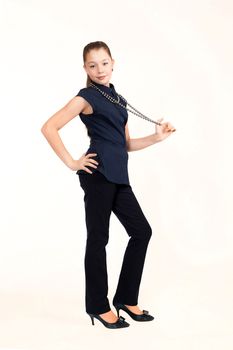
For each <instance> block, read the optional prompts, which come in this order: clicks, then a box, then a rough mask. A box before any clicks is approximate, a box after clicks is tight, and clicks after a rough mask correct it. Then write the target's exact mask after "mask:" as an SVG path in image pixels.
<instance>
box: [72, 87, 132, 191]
mask: <svg viewBox="0 0 233 350" xmlns="http://www.w3.org/2000/svg"><path fill="white" fill-rule="evenodd" d="M93 83H94V84H95V85H96V86H97V87H99V88H100V89H101V90H102V91H104V92H106V93H108V94H109V95H110V96H112V97H114V98H116V99H117V93H116V90H115V87H114V85H113V84H112V83H110V87H108V86H105V85H103V84H98V83H96V82H93ZM76 96H81V97H83V98H84V99H85V100H86V101H87V102H89V103H90V105H91V106H92V108H93V113H91V114H83V113H80V114H79V116H80V119H81V121H82V122H83V123H84V124H85V125H86V127H87V129H88V134H89V136H90V144H89V148H88V150H87V151H86V152H85V154H89V153H97V156H95V157H93V159H95V160H97V161H98V163H99V165H97V168H96V169H95V168H93V167H90V166H87V168H88V169H90V170H91V171H92V172H93V173H94V172H101V173H102V174H103V175H104V176H105V177H106V178H107V179H108V180H109V181H111V182H113V183H118V184H128V185H129V184H130V182H129V175H128V158H129V156H128V152H127V146H126V138H125V125H126V123H127V120H128V112H127V110H126V109H125V108H123V107H121V106H119V105H117V104H114V103H112V102H110V101H109V100H108V99H107V98H106V97H104V96H103V95H102V94H101V93H100V92H99V91H97V90H96V89H95V88H94V87H91V86H89V87H86V88H82V89H80V90H79V92H78V94H77V95H76ZM120 103H122V104H123V105H124V106H126V102H125V101H124V100H123V99H122V98H120ZM76 174H78V175H79V174H85V175H86V174H88V173H87V172H86V171H85V170H83V169H80V170H78V171H77V172H76Z"/></svg>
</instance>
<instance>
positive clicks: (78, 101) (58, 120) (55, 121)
mask: <svg viewBox="0 0 233 350" xmlns="http://www.w3.org/2000/svg"><path fill="white" fill-rule="evenodd" d="M86 106H87V103H86V101H85V99H84V98H82V97H80V96H75V97H73V98H72V99H71V100H70V101H69V102H68V103H67V104H66V105H65V106H64V107H63V108H61V109H60V110H59V111H57V112H56V113H55V114H54V115H52V116H51V117H50V118H49V119H48V120H47V121H46V122H45V123H44V125H43V126H42V128H41V132H42V134H43V135H44V136H45V138H46V139H47V141H48V143H49V144H50V146H51V147H52V148H53V150H54V152H55V153H56V154H57V156H58V157H59V158H60V159H61V160H62V161H63V162H64V163H65V164H66V165H67V166H68V167H70V166H71V164H72V162H73V161H74V160H73V158H72V157H71V155H70V154H69V152H68V151H67V149H66V148H65V146H64V144H63V142H62V140H61V137H60V135H59V133H58V131H59V130H60V129H61V128H62V127H63V126H64V125H65V124H67V123H68V122H69V121H70V120H72V119H73V118H74V117H75V116H77V115H78V114H79V113H80V112H82V111H83V109H84V108H85V107H86Z"/></svg>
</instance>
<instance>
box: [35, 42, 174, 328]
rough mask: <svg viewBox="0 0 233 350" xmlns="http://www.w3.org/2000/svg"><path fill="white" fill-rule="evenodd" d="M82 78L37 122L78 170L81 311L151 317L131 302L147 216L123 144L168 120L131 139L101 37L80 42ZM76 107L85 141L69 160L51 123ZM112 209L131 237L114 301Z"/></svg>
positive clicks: (156, 137) (108, 323)
mask: <svg viewBox="0 0 233 350" xmlns="http://www.w3.org/2000/svg"><path fill="white" fill-rule="evenodd" d="M83 61H84V66H83V67H84V69H85V71H86V73H87V84H86V87H85V88H82V89H81V90H80V91H79V92H78V94H77V95H76V96H74V97H73V98H72V99H71V100H70V101H69V102H68V103H67V104H66V105H65V106H64V107H63V108H62V109H60V110H59V111H57V112H56V113H55V114H54V115H53V116H52V117H50V118H49V119H48V120H47V121H46V122H45V123H44V125H43V126H42V128H41V131H42V133H43V135H44V136H45V137H46V139H47V141H48V142H49V144H50V145H51V147H52V148H53V150H54V151H55V153H56V154H57V155H58V156H59V157H60V159H61V160H62V161H63V162H64V163H65V164H66V165H67V166H68V167H69V168H70V169H71V170H73V171H76V174H77V175H78V176H79V182H80V186H81V188H82V189H83V191H84V205H85V220H86V228H87V239H86V251H85V261H84V262H85V288H86V289H85V305H86V312H87V314H88V315H89V316H90V317H91V320H92V324H93V325H94V318H96V319H98V320H99V321H101V322H102V323H103V325H104V326H105V327H107V328H112V329H116V328H123V327H128V326H129V323H128V322H126V321H125V318H124V317H122V316H119V310H120V309H121V310H124V311H125V312H126V313H127V314H128V315H129V316H130V317H131V318H132V319H133V320H135V321H151V320H153V319H154V317H153V316H152V315H150V314H149V312H148V311H147V310H141V309H140V308H139V306H138V295H139V286H140V282H141V277H142V272H143V267H144V262H145V256H146V251H147V247H148V243H149V240H150V238H151V235H152V229H151V226H150V224H149V223H148V221H147V219H146V217H145V215H144V213H143V211H142V209H141V207H140V205H139V203H138V201H137V199H136V197H135V195H134V192H133V190H132V187H131V185H130V182H129V177H128V152H132V151H137V150H140V149H143V148H145V147H148V146H151V145H153V144H154V143H156V142H159V141H162V140H164V139H165V138H166V137H168V136H169V135H170V134H171V133H172V132H173V131H175V129H174V128H173V127H172V125H171V124H170V123H168V122H167V123H161V120H162V119H163V118H161V119H160V123H158V125H157V127H156V132H155V133H153V134H152V135H148V136H146V137H142V138H137V139H131V138H130V135H129V129H128V123H127V121H128V113H127V109H126V108H125V107H126V105H127V103H126V100H125V99H124V98H123V97H122V96H121V95H119V94H118V93H117V92H116V90H115V86H114V85H113V84H112V83H110V80H111V76H112V71H113V66H114V63H115V61H114V59H112V56H111V52H110V49H109V47H108V46H107V45H106V44H105V43H104V42H102V41H96V42H91V43H89V44H88V45H86V46H85V47H84V50H83ZM77 115H79V116H80V118H81V120H82V122H83V123H84V124H85V126H86V128H87V131H88V136H89V138H90V146H89V148H88V150H87V151H86V152H85V153H84V154H83V155H82V156H81V157H80V158H79V159H78V160H75V159H73V158H72V156H71V155H70V154H69V152H68V151H67V149H66V148H65V146H64V144H63V142H62V140H61V138H60V136H59V133H58V130H59V129H61V128H62V127H63V126H64V125H65V124H67V123H68V122H69V121H70V120H72V119H73V118H74V117H76V116H77ZM111 212H113V213H114V214H115V215H116V216H117V218H118V219H119V220H120V222H121V223H122V225H123V226H124V228H125V230H126V232H127V234H128V235H129V237H130V239H129V241H128V245H127V247H126V250H125V254H124V259H123V263H122V268H121V271H120V275H119V280H118V285H117V289H116V292H115V295H114V298H113V305H114V307H115V309H116V311H117V315H116V314H115V313H114V312H113V311H112V310H111V307H110V303H109V300H108V297H107V293H108V276H107V266H106V249H105V247H106V245H107V243H108V239H109V220H110V215H111Z"/></svg>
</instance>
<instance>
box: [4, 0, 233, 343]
mask: <svg viewBox="0 0 233 350" xmlns="http://www.w3.org/2000/svg"><path fill="white" fill-rule="evenodd" d="M0 3H1V8H0V12H1V18H0V23H1V31H0V32H1V91H0V93H1V137H0V142H1V145H0V146H1V244H0V266H1V268H0V309H1V311H0V329H1V334H0V348H1V349H3V348H7V349H16V348H20V349H43V350H44V349H49V350H51V349H56V350H58V349H62V350H63V349H66V350H68V349H72V350H73V349H83V347H84V346H85V348H87V349H91V347H95V349H109V348H110V349H116V348H119V347H123V346H124V348H127V347H128V346H133V347H134V349H141V348H142V347H143V348H145V346H146V347H148V348H150V349H159V350H165V349H169V350H170V349H173V350H175V349H179V350H182V349H185V350H187V349H189V350H191V349H195V350H196V349H198V350H202V349H203V350H204V349H205V350H208V349H211V350H215V349H219V348H222V349H224V350H228V349H232V346H233V334H232V324H233V316H232V313H233V300H232V294H233V283H232V267H233V266H232V265H233V264H232V262H233V257H232V248H233V238H232V232H233V230H232V229H233V225H232V205H233V200H232V198H233V197H232V194H233V186H232V175H233V172H232V146H233V145H232V140H231V135H232V129H231V128H232V125H233V123H232V112H233V108H232V92H233V80H232V78H233V76H232V73H233V72H232V71H233V66H232V61H233V50H232V35H233V28H232V23H233V16H232V15H233V4H232V2H231V1H230V0H215V1H207V0H195V1H194V0H192V1H188V0H180V1H179V0H177V1H172V0H154V1H152V0H143V1H138V0H134V1H133V0H124V1H117V2H116V1H100V0H99V1H94V0H89V1H74V0H66V1H58V0H57V1H55V0H46V1H45V0H40V1H39V0H38V1H36V0H31V1H29V0H21V1H20V0H18V1H17V0H0ZM96 40H101V41H104V42H106V44H107V45H108V46H109V48H110V50H111V53H112V56H113V58H114V59H115V61H116V62H115V66H114V71H113V75H112V80H111V82H112V83H113V84H114V86H115V88H116V91H117V92H119V93H120V94H122V95H123V96H124V97H125V98H126V99H127V100H128V101H129V103H131V104H132V105H133V106H134V107H135V108H137V109H138V110H140V111H141V112H142V113H144V114H146V115H147V116H149V117H150V118H152V119H154V120H155V119H158V118H160V117H164V119H165V121H170V122H171V123H172V125H174V126H175V127H176V129H177V131H176V132H175V133H173V134H172V135H171V136H170V137H169V138H167V139H166V140H164V141H163V142H161V143H158V144H154V145H153V146H150V147H148V148H145V149H143V150H141V151H137V152H130V153H129V176H130V182H131V186H132V188H133V190H134V193H135V195H136V197H137V198H138V201H139V203H140V205H141V207H142V209H143V211H144V213H145V215H146V217H147V219H148V221H149V222H150V224H151V226H152V230H153V236H152V238H151V241H150V245H149V248H148V252H147V257H146V262H145V267H144V273H143V278H142V282H141V288H140V294H139V303H138V305H139V307H141V309H146V310H149V312H150V313H151V314H152V315H154V316H155V320H154V321H153V322H148V323H143V324H142V323H140V322H135V321H133V320H132V319H130V317H129V316H128V315H127V314H125V313H124V312H121V315H122V316H124V317H126V320H127V321H128V322H129V323H130V324H131V325H130V327H129V328H127V329H124V330H116V331H113V330H108V329H107V328H105V327H104V326H103V325H102V324H100V322H99V321H98V320H95V326H94V327H93V326H92V325H91V320H90V318H89V316H88V315H87V314H86V313H85V305H84V265H83V259H84V250H85V239H86V227H85V220H84V204H83V191H82V189H81V187H80V185H79V179H78V176H77V175H76V174H75V172H73V171H71V170H70V169H69V168H68V167H66V166H65V165H64V163H62V161H61V160H60V159H59V158H58V157H57V156H56V154H55V153H54V151H53V150H52V148H51V147H50V146H49V144H48V143H47V141H46V139H45V138H44V136H43V135H42V133H41V131H40V128H41V126H42V124H43V123H44V122H45V121H46V120H47V119H48V118H49V117H50V116H51V115H52V114H54V113H55V112H56V111H57V110H58V109H60V108H62V107H63V106H64V105H65V104H66V103H67V102H68V101H69V100H70V99H71V98H73V96H75V95H76V94H77V92H78V91H79V90H80V89H81V88H83V87H85V85H86V73H85V71H84V69H83V61H82V52H83V48H84V46H85V45H86V44H88V43H89V42H92V41H96ZM154 129H155V125H154V124H152V123H149V122H147V121H145V120H143V119H141V118H139V117H137V116H135V115H133V114H131V113H129V131H130V136H131V137H132V138H137V137H143V136H147V135H149V134H152V133H153V132H154ZM60 135H61V137H62V140H63V142H64V144H65V146H66V148H67V149H68V150H69V152H70V153H71V155H72V156H73V158H74V159H78V158H80V157H81V155H82V154H83V153H84V152H85V151H86V150H87V148H88V145H89V138H88V137H87V134H86V129H85V126H84V124H83V123H82V122H81V120H80V118H79V117H78V116H77V118H75V119H73V120H72V121H71V122H70V123H69V124H67V125H66V126H65V127H64V128H63V129H62V130H60ZM127 242H128V236H127V234H126V231H125V230H124V228H123V226H122V225H121V224H120V222H119V221H118V220H117V218H116V217H115V215H114V214H112V216H111V222H110V239H109V243H108V245H107V257H108V258H107V259H108V261H107V262H108V276H109V295H108V297H109V300H110V303H111V301H112V297H113V295H114V292H115V288H116V285H117V280H118V274H119V271H120V267H121V263H122V259H123V254H124V250H125V248H126V245H127ZM113 311H115V309H113Z"/></svg>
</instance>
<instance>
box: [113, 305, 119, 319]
mask: <svg viewBox="0 0 233 350" xmlns="http://www.w3.org/2000/svg"><path fill="white" fill-rule="evenodd" d="M114 307H115V309H116V312H117V317H119V309H118V307H116V306H114Z"/></svg>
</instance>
